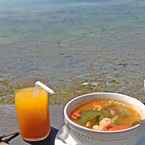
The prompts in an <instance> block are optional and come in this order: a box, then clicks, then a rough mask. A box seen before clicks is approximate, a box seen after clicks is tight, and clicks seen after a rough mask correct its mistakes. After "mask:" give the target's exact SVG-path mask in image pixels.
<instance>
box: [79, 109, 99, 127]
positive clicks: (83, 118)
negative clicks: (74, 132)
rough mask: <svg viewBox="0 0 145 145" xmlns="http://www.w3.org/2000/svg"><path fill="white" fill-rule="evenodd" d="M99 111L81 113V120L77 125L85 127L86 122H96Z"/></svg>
mask: <svg viewBox="0 0 145 145" xmlns="http://www.w3.org/2000/svg"><path fill="white" fill-rule="evenodd" d="M100 115H101V114H100V111H96V110H95V111H94V110H89V111H86V112H83V113H81V118H80V119H79V120H78V123H79V124H81V125H85V124H86V123H87V122H88V121H90V120H92V119H94V118H96V122H97V117H99V116H100Z"/></svg>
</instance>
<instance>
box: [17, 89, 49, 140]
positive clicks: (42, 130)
mask: <svg viewBox="0 0 145 145" xmlns="http://www.w3.org/2000/svg"><path fill="white" fill-rule="evenodd" d="M15 104H16V112H17V118H18V123H19V128H20V133H21V135H22V137H23V139H24V140H27V141H40V140H43V139H45V138H47V136H48V135H49V133H50V119H49V111H48V108H49V107H48V93H47V92H46V91H45V90H43V89H41V88H39V89H38V88H37V90H35V91H34V88H24V89H20V90H18V91H16V94H15Z"/></svg>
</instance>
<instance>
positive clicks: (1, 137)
mask: <svg viewBox="0 0 145 145" xmlns="http://www.w3.org/2000/svg"><path fill="white" fill-rule="evenodd" d="M18 135H19V133H18V132H14V133H11V134H8V135H3V136H0V141H5V142H9V141H10V140H11V139H13V138H15V137H16V136H18ZM8 137H9V138H8ZM4 138H7V139H4Z"/></svg>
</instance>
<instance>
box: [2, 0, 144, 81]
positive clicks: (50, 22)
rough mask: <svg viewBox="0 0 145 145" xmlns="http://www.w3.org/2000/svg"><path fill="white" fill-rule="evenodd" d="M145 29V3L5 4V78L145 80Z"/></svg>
mask: <svg viewBox="0 0 145 145" xmlns="http://www.w3.org/2000/svg"><path fill="white" fill-rule="evenodd" d="M144 24H145V1H144V0H121V1H117V0H89V1H87V0H69V1H68V0H21V1H20V0H11V1H8V0H0V68H1V69H0V77H1V79H9V80H13V81H17V80H31V79H34V78H46V79H49V80H52V81H57V80H69V79H71V78H74V77H79V78H83V79H85V78H86V77H87V76H88V74H89V72H92V71H94V72H95V73H96V75H105V77H106V78H107V79H110V78H117V79H120V80H121V81H123V82H126V81H127V82H129V81H130V80H134V79H137V80H139V81H143V79H144V76H145V25H144Z"/></svg>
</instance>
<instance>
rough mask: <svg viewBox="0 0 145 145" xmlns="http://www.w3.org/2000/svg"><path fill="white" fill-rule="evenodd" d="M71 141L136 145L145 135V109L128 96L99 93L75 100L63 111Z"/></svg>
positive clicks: (103, 144)
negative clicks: (144, 122)
mask: <svg viewBox="0 0 145 145" xmlns="http://www.w3.org/2000/svg"><path fill="white" fill-rule="evenodd" d="M64 116H65V124H66V126H67V128H68V129H69V132H70V134H71V135H72V137H73V138H74V139H75V140H76V141H77V142H78V143H79V144H84V145H96V144H99V145H107V144H111V145H135V144H136V143H137V141H138V140H139V139H140V138H141V137H142V136H143V135H144V132H145V130H144V129H145V128H144V124H139V123H140V121H141V120H144V119H145V106H144V104H142V103H141V102H140V101H139V100H137V99H135V98H132V97H129V96H127V95H123V94H118V93H108V92H97V93H91V94H86V95H83V96H79V97H76V98H74V99H72V100H71V101H69V102H68V103H67V104H66V106H65V109H64Z"/></svg>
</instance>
